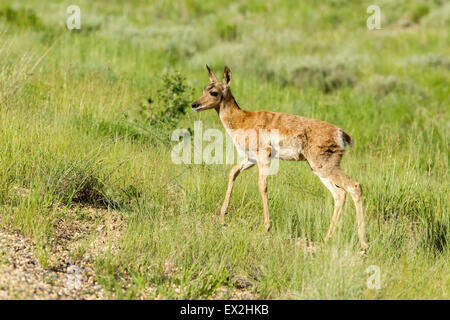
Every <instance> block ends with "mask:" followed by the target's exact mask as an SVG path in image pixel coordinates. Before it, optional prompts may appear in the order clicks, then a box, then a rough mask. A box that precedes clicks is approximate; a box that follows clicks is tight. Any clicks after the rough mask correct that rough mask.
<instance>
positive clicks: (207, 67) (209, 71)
mask: <svg viewBox="0 0 450 320" xmlns="http://www.w3.org/2000/svg"><path fill="white" fill-rule="evenodd" d="M206 69H207V70H208V74H209V80H210V81H211V83H214V82H218V81H217V77H216V75H215V74H214V72H212V70H211V68H210V67H209V66H208V65H206Z"/></svg>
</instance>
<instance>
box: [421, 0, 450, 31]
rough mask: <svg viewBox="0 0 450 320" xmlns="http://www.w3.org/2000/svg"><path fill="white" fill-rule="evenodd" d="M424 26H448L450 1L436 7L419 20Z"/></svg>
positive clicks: (449, 23)
mask: <svg viewBox="0 0 450 320" xmlns="http://www.w3.org/2000/svg"><path fill="white" fill-rule="evenodd" d="M421 24H423V25H424V26H426V27H435V28H448V27H449V26H450V3H446V4H444V5H442V6H439V7H436V8H435V9H434V10H432V11H431V12H430V13H429V14H428V15H427V16H426V17H424V18H423V19H422V20H421Z"/></svg>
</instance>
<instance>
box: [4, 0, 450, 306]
mask: <svg viewBox="0 0 450 320" xmlns="http://www.w3.org/2000/svg"><path fill="white" fill-rule="evenodd" d="M70 4H72V3H69V2H66V1H61V2H56V1H54V2H38V1H35V0H26V1H21V2H20V4H18V3H15V2H13V1H6V2H5V3H4V4H2V6H3V8H0V26H1V27H2V29H3V30H5V31H4V32H3V33H2V34H1V38H0V44H1V46H0V61H3V62H4V66H2V70H0V99H1V103H0V146H1V148H0V203H1V207H0V208H1V209H0V211H1V214H0V221H1V224H2V226H5V227H8V228H14V229H16V230H19V231H20V232H22V233H23V234H25V235H27V236H29V237H32V238H33V239H34V240H35V241H36V243H37V245H38V252H37V254H38V256H39V259H40V262H41V264H42V265H43V266H44V267H49V266H50V260H51V259H50V256H51V254H53V251H52V248H53V246H54V238H55V236H56V234H57V232H56V231H57V227H58V225H57V221H58V219H59V218H61V215H64V212H65V209H67V208H73V207H76V206H79V205H83V206H91V207H93V208H97V209H99V210H100V209H102V210H105V209H106V210H108V211H110V212H114V214H116V213H117V214H120V215H121V217H122V218H123V219H124V221H125V224H126V226H127V228H126V229H124V230H123V231H122V233H121V236H120V239H119V243H118V245H117V246H116V247H115V249H114V250H113V249H112V248H109V249H107V250H106V251H105V252H103V253H102V254H100V255H97V256H96V257H95V261H93V262H94V264H95V269H96V270H95V271H96V274H97V281H99V282H100V283H101V284H102V285H103V286H104V287H105V288H106V289H107V291H108V292H109V293H110V296H111V297H115V298H138V297H146V298H169V299H178V298H194V299H201V298H211V297H222V298H231V297H246V295H247V296H250V297H258V298H269V299H278V298H290V299H299V298H300V299H303V298H307V299H324V298H325V299H385V298H393V299H404V298H412V299H416V298H424V299H432V298H447V299H448V297H449V296H448V288H449V286H448V269H449V263H448V261H449V248H448V238H449V230H448V226H449V224H450V221H449V215H448V200H449V190H448V182H447V181H448V179H449V177H448V136H449V132H448V123H449V111H448V110H449V107H448V106H449V100H448V97H449V90H448V83H449V80H450V70H449V68H448V59H447V57H448V55H449V50H448V45H446V43H448V42H446V41H445V40H446V39H447V40H448V36H449V35H448V30H449V29H448V19H446V18H445V16H443V15H442V14H441V12H445V10H447V9H448V5H443V4H441V2H440V1H424V2H421V3H420V4H417V3H416V2H415V1H406V0H405V1H396V2H395V4H393V3H391V2H387V1H375V4H378V5H380V7H381V9H382V12H383V20H382V26H383V29H382V30H376V31H369V30H367V28H366V27H365V19H366V18H367V14H366V7H367V5H368V4H365V3H362V2H359V1H350V2H347V1H346V2H345V4H344V2H342V1H322V2H321V4H320V5H318V4H316V3H315V2H312V1H305V2H301V3H299V2H295V1H294V2H292V1H283V2H278V1H269V2H264V3H262V2H261V3H260V2H256V1H251V2H247V1H238V2H235V3H224V2H218V1H209V2H208V3H204V2H201V1H192V0H189V1H179V2H170V3H169V2H164V3H159V2H158V3H152V4H149V3H147V2H139V3H138V4H134V5H131V4H129V3H127V2H125V1H119V0H118V1H113V2H110V3H108V4H105V3H101V4H98V3H96V2H92V1H79V4H78V5H79V6H80V8H81V10H82V17H83V18H82V29H81V31H80V32H70V31H68V30H66V29H65V28H64V19H65V18H66V14H65V8H66V7H67V6H68V5H70ZM371 4H372V3H371ZM447 11H448V10H447ZM438 18H439V19H438ZM402 19H403V20H405V19H407V20H408V21H409V22H408V23H405V22H404V21H403V22H402V21H401V20H402ZM443 26H447V28H445V27H443ZM49 48H50V49H49ZM205 63H208V64H210V65H213V67H215V70H216V72H217V73H218V74H220V70H221V68H222V67H223V65H224V64H227V65H229V66H230V67H231V69H232V70H233V83H232V89H233V93H234V95H235V96H236V98H237V100H238V102H239V104H240V105H241V106H242V107H243V108H244V109H247V110H259V109H265V110H271V111H281V112H289V113H293V114H298V115H302V116H306V117H314V118H318V119H322V120H325V121H329V122H332V123H334V124H336V125H338V126H340V127H342V128H344V129H345V131H346V132H349V133H350V134H351V135H352V137H353V138H354V140H355V145H354V147H353V148H351V149H349V150H348V153H347V155H346V156H345V157H344V161H343V168H344V170H345V171H346V172H347V173H348V174H349V175H350V176H352V177H353V178H354V179H355V180H357V181H359V182H360V183H361V184H362V185H363V193H364V207H365V212H366V221H367V222H366V224H367V229H368V230H367V231H368V238H369V243H370V250H369V252H368V255H367V257H361V256H359V255H358V253H357V251H358V240H357V236H356V222H355V210H354V207H353V204H352V203H351V201H347V203H346V205H345V208H344V212H343V216H342V218H341V221H340V223H339V225H338V230H337V233H336V236H335V237H334V238H333V239H332V241H331V242H330V243H327V244H324V243H323V237H324V235H325V233H326V230H327V228H328V226H329V223H330V219H331V212H332V208H333V203H332V197H331V196H330V194H329V192H328V191H327V190H326V189H325V188H323V186H322V185H321V183H320V181H318V180H317V178H316V177H315V176H314V175H312V174H311V172H310V169H309V167H308V166H307V165H306V164H305V163H282V164H281V168H280V173H279V174H277V175H275V176H271V177H270V178H269V198H270V210H271V215H272V221H273V231H272V232H271V233H270V234H265V233H264V232H263V229H262V208H261V203H260V198H259V192H258V188H257V183H256V182H257V175H256V171H255V170H249V171H248V172H245V173H243V174H242V176H240V177H239V178H238V181H237V183H236V185H235V190H234V192H233V196H232V200H231V208H230V215H229V216H228V217H227V226H226V227H222V226H220V225H219V224H218V223H217V219H216V215H217V211H218V208H219V207H220V204H221V201H222V200H223V196H224V191H225V188H226V183H227V175H228V173H227V171H228V170H229V165H205V164H203V165H189V166H187V165H176V164H174V163H173V162H172V161H171V156H170V151H171V148H172V144H171V142H170V134H171V132H172V130H173V129H174V128H187V129H189V128H192V126H193V122H194V120H201V121H203V124H204V127H205V128H221V124H220V122H219V121H218V119H217V115H216V114H215V113H214V112H204V113H200V114H193V113H191V112H190V111H187V110H188V106H189V102H190V101H191V100H193V99H194V98H195V97H196V96H197V95H198V96H199V95H200V92H201V88H202V87H203V86H204V85H205V84H206V83H207V75H206V71H205V70H204V64H205ZM177 72H179V73H177ZM177 74H178V75H177ZM191 88H193V90H194V93H192V91H191ZM111 241H112V240H111ZM83 252H84V251H79V252H78V253H77V256H78V257H80V258H82V257H83ZM371 265H376V266H378V267H380V271H381V284H382V285H381V288H380V289H379V290H374V289H369V288H368V287H367V286H366V281H367V278H368V276H369V275H368V274H367V273H366V270H367V268H368V267H369V266H371ZM236 279H241V280H242V279H244V280H242V281H236ZM242 283H244V285H242ZM243 287H245V288H243ZM239 294H242V295H239Z"/></svg>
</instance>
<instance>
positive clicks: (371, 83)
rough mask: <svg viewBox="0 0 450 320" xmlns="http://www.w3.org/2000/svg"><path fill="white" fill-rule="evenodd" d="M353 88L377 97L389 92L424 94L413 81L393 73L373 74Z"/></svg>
mask: <svg viewBox="0 0 450 320" xmlns="http://www.w3.org/2000/svg"><path fill="white" fill-rule="evenodd" d="M355 90H356V92H359V93H362V92H364V93H369V94H373V95H374V96H376V97H377V98H383V97H385V96H387V95H389V94H391V93H401V94H412V95H416V96H421V97H425V96H426V92H425V91H424V90H423V89H421V88H419V87H418V86H417V85H416V84H415V83H414V82H412V81H410V80H404V79H401V78H398V77H396V76H394V75H388V76H385V75H374V76H372V77H370V78H369V80H368V81H367V82H361V83H360V84H359V85H358V86H357V87H356V88H355Z"/></svg>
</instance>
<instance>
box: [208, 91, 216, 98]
mask: <svg viewBox="0 0 450 320" xmlns="http://www.w3.org/2000/svg"><path fill="white" fill-rule="evenodd" d="M209 94H210V95H212V96H213V97H217V94H218V93H217V92H216V91H213V92H210V93H209Z"/></svg>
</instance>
